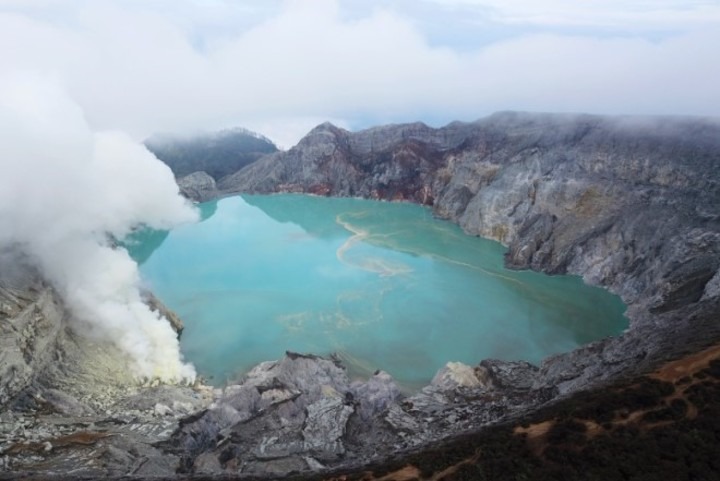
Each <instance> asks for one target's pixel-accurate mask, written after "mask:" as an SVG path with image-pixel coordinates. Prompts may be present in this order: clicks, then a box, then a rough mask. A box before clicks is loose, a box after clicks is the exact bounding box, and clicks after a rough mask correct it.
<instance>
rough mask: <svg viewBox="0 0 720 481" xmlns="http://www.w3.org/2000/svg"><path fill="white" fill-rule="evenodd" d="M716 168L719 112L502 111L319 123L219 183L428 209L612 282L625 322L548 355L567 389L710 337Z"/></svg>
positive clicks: (717, 226) (719, 206)
mask: <svg viewBox="0 0 720 481" xmlns="http://www.w3.org/2000/svg"><path fill="white" fill-rule="evenodd" d="M719 167H720V121H718V120H717V119H695V118H636V117H600V116H591V115H558V114H527V113H499V114H495V115H492V116H490V117H488V118H485V119H482V120H479V121H477V122H474V123H459V122H456V123H452V124H450V125H448V126H446V127H443V128H439V129H433V128H430V127H428V126H426V125H423V124H406V125H391V126H385V127H376V128H372V129H369V130H364V131H360V132H355V133H351V132H348V131H345V130H343V129H340V128H337V127H335V126H333V125H331V124H328V123H326V124H322V125H320V126H318V127H316V128H315V129H314V130H312V131H311V132H310V133H309V134H308V135H307V136H306V137H305V138H303V139H302V140H301V141H300V142H299V143H298V145H297V146H295V147H294V148H292V149H290V150H289V151H287V152H281V153H277V154H273V155H269V156H267V157H264V158H262V159H260V160H259V161H257V162H256V163H254V164H252V165H250V166H248V167H246V168H244V169H242V170H240V171H239V172H237V173H235V174H233V175H232V176H229V177H227V178H226V179H224V181H223V182H221V183H220V185H219V187H220V189H222V190H224V191H225V192H254V193H269V192H306V193H314V194H321V195H336V196H360V197H367V198H375V199H386V200H407V201H411V202H417V203H421V204H425V205H429V206H432V208H433V211H434V212H435V213H436V214H437V215H438V216H441V217H444V218H447V219H450V220H452V221H454V222H457V223H458V224H459V225H460V226H461V227H462V228H463V229H464V230H465V231H466V232H468V233H469V234H473V235H480V236H484V237H489V238H492V239H496V240H498V241H500V242H502V243H503V244H505V245H507V246H508V253H507V255H506V262H507V265H508V266H510V267H513V268H518V269H523V268H531V269H535V270H541V271H545V272H548V273H553V274H555V273H572V274H579V275H581V276H583V278H584V279H585V281H586V282H588V283H591V284H595V285H601V286H604V287H606V288H608V289H610V290H611V291H613V292H615V293H617V294H619V295H620V296H621V297H622V298H623V300H624V301H625V302H626V303H627V304H628V306H629V309H628V317H629V318H630V321H631V328H630V330H629V332H628V333H627V334H625V335H624V336H621V337H620V338H617V339H612V340H606V341H601V342H599V343H595V344H592V345H591V346H588V347H587V348H585V349H582V350H581V351H580V352H576V353H572V354H569V355H565V356H558V357H556V358H553V359H550V360H548V361H547V362H546V363H545V364H544V366H543V370H544V374H545V379H546V382H547V383H548V385H556V386H558V387H559V388H560V390H561V391H562V392H566V391H570V390H572V389H574V388H576V387H579V386H581V385H587V383H588V382H589V381H590V380H591V379H595V378H604V377H607V376H612V375H615V374H617V373H618V372H621V371H623V370H624V369H625V368H630V367H633V366H636V365H637V363H638V361H645V362H652V360H655V358H656V357H657V356H661V357H662V356H664V355H666V354H671V353H675V352H677V351H678V350H682V349H685V348H687V347H688V346H692V345H695V344H698V343H700V344H702V342H703V341H704V340H705V339H710V338H715V337H716V336H717V335H718V323H717V322H715V320H716V316H717V313H718V312H720V311H719V310H718V295H719V293H720V292H719V289H718V284H720V272H719V270H718V268H719V267H720V169H719Z"/></svg>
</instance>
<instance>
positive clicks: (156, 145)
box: [145, 127, 278, 180]
mask: <svg viewBox="0 0 720 481" xmlns="http://www.w3.org/2000/svg"><path fill="white" fill-rule="evenodd" d="M145 146H146V147H147V148H148V150H150V151H151V152H152V153H153V154H155V156H156V157H157V158H158V159H160V160H161V161H163V162H164V163H165V164H167V165H168V166H169V167H170V169H172V171H173V173H174V174H175V176H176V177H178V178H180V177H184V176H186V175H188V174H192V173H193V172H198V171H203V172H206V173H207V174H208V175H210V176H211V177H212V178H213V179H215V180H220V179H221V178H223V177H225V176H228V175H230V174H233V173H235V172H237V171H238V170H240V169H241V168H243V167H245V166H246V165H249V164H251V163H253V162H255V161H256V160H257V159H259V158H260V157H262V156H263V155H266V154H271V153H273V152H277V151H278V147H277V146H276V145H275V143H274V142H273V141H272V140H270V139H268V138H267V137H265V136H264V135H262V134H259V133H257V132H253V131H252V130H249V129H246V128H244V127H231V128H226V129H222V130H217V131H214V132H197V133H191V134H188V133H186V134H172V133H161V134H156V135H153V136H151V137H150V138H148V139H147V140H145Z"/></svg>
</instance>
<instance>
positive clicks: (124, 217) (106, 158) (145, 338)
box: [0, 74, 197, 381]
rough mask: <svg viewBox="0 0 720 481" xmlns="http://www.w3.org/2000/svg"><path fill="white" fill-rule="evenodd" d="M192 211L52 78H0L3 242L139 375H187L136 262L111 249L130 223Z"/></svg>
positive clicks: (151, 162) (156, 222) (136, 148)
mask: <svg viewBox="0 0 720 481" xmlns="http://www.w3.org/2000/svg"><path fill="white" fill-rule="evenodd" d="M196 216H197V214H196V212H195V211H194V210H193V209H192V207H191V206H189V205H188V203H187V202H186V201H185V200H184V199H183V198H181V197H180V196H179V195H178V189H177V186H176V184H175V182H174V180H173V176H172V173H171V172H170V170H169V169H168V168H167V167H166V166H165V165H164V164H162V163H161V162H160V161H158V160H157V159H156V158H155V157H154V156H153V155H152V154H150V153H149V152H148V151H147V150H146V149H145V148H144V147H142V146H141V145H140V144H138V143H136V142H134V141H133V140H132V139H131V138H129V137H128V136H126V135H125V134H123V133H120V132H100V133H96V132H93V131H92V130H91V129H90V127H89V125H88V124H87V122H86V121H85V118H84V116H83V112H82V110H81V109H80V107H79V106H78V105H77V104H76V103H74V102H73V101H72V99H70V98H69V97H68V95H66V93H65V92H64V91H63V89H62V88H61V87H60V86H59V85H58V84H57V83H55V82H53V81H49V80H47V79H44V78H41V77H38V76H34V75H27V74H23V75H17V74H15V75H12V76H8V77H4V78H0V246H2V245H6V244H13V245H19V246H20V247H21V248H22V249H23V250H24V251H25V252H26V253H27V254H29V255H30V256H31V258H32V259H33V260H34V262H35V263H37V265H38V267H39V268H40V270H41V271H42V272H43V274H44V275H45V277H46V278H47V279H48V280H49V281H50V282H51V283H52V284H53V285H54V286H55V287H56V289H57V290H58V291H59V292H60V294H61V295H62V296H63V298H64V299H65V301H66V303H67V305H68V307H69V308H70V310H71V311H72V313H73V314H74V318H75V319H76V320H77V322H78V323H80V325H79V326H76V327H81V328H82V331H83V332H84V333H87V334H90V335H93V336H96V337H98V338H102V339H106V340H112V341H113V342H115V343H116V344H117V345H118V346H119V347H120V348H121V349H122V350H123V351H124V352H126V353H127V354H128V355H129V356H130V358H131V360H132V363H133V365H134V366H135V368H136V370H137V371H136V373H137V375H138V376H145V377H158V378H160V379H163V380H166V381H177V380H181V379H188V378H189V379H192V378H194V376H195V371H194V369H193V367H192V366H191V365H189V364H185V363H183V362H182V359H181V355H180V350H179V344H178V341H177V338H176V336H175V332H174V331H173V330H172V328H171V327H170V325H169V323H168V322H167V320H165V319H164V318H162V317H160V316H159V314H157V313H155V312H152V311H150V309H149V308H148V307H147V306H146V305H145V304H144V303H143V302H142V300H141V297H140V291H139V289H138V286H139V280H140V279H139V274H138V270H137V265H136V264H135V262H134V261H133V260H132V259H131V258H130V257H129V255H128V254H127V252H126V251H125V250H123V249H115V248H113V247H112V245H111V244H112V240H111V239H112V238H113V237H114V238H117V239H121V238H123V237H124V236H126V235H127V234H128V233H129V232H130V231H131V229H132V228H133V227H136V226H138V225H141V224H144V225H148V226H152V227H156V228H169V227H171V226H173V225H175V224H177V223H181V222H188V221H193V220H195V219H196Z"/></svg>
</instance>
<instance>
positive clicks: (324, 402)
mask: <svg viewBox="0 0 720 481" xmlns="http://www.w3.org/2000/svg"><path fill="white" fill-rule="evenodd" d="M353 412H354V409H353V408H352V406H348V405H347V404H346V403H345V399H344V396H342V395H341V394H340V393H337V392H335V393H332V394H330V395H329V396H327V397H325V398H323V399H320V400H319V401H316V402H314V403H312V404H310V405H309V406H308V407H307V419H306V421H305V427H304V428H303V439H304V440H305V449H306V450H307V451H310V452H312V453H315V457H316V458H320V459H326V458H327V457H328V456H334V457H337V456H338V455H340V454H343V453H344V452H345V447H344V446H343V443H342V440H341V438H342V436H343V435H344V434H345V425H346V424H347V421H348V418H349V417H350V415H351V414H352V413H353Z"/></svg>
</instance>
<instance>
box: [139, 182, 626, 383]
mask: <svg viewBox="0 0 720 481" xmlns="http://www.w3.org/2000/svg"><path fill="white" fill-rule="evenodd" d="M201 208H202V210H203V213H204V221H203V222H201V223H200V224H196V225H188V226H182V227H180V228H177V229H175V230H173V231H172V232H170V233H169V234H168V233H158V232H144V233H141V234H140V235H139V236H137V240H138V241H139V243H137V244H134V245H132V246H130V251H131V254H132V255H133V256H134V257H135V258H136V259H139V260H140V261H142V265H141V272H142V275H143V276H144V278H145V280H146V282H148V284H149V285H150V287H151V288H152V289H153V290H154V291H155V293H156V294H157V295H158V296H159V297H160V298H161V299H162V300H163V301H165V302H166V303H167V304H168V306H169V307H170V308H172V309H174V310H175V311H177V313H178V314H179V315H180V316H181V317H182V319H183V320H184V321H185V324H186V328H185V332H184V334H183V339H182V349H183V351H184V353H185V356H186V358H187V359H189V360H190V361H192V362H194V363H195V365H196V367H197V368H198V371H199V372H200V373H201V374H204V375H205V376H211V377H212V380H213V381H214V382H216V383H218V384H220V383H223V382H225V381H226V380H228V379H232V378H234V377H237V376H238V375H239V374H242V373H243V372H244V371H246V370H247V369H249V368H250V367H251V366H252V365H254V364H256V363H257V362H260V361H264V360H268V359H276V358H278V357H280V356H282V355H283V353H284V352H285V351H286V350H292V351H299V352H312V353H316V354H329V353H332V352H335V353H337V354H338V355H339V356H340V357H341V358H343V359H344V360H345V362H346V364H347V365H348V366H349V367H350V369H351V372H353V373H355V374H361V375H362V374H369V373H371V372H372V371H374V370H376V369H379V368H381V369H384V370H386V371H388V372H390V373H391V374H392V375H393V376H395V377H396V378H397V379H399V380H400V381H402V382H404V383H405V384H406V385H408V386H411V387H412V386H419V385H422V384H424V383H426V382H427V381H429V380H430V379H431V378H432V376H433V375H434V373H435V372H436V371H437V369H439V368H440V367H442V366H443V365H444V364H445V363H446V362H447V361H462V362H465V363H468V364H474V363H477V362H478V361H480V360H481V359H484V358H500V359H506V360H515V359H524V360H529V361H531V362H539V361H540V360H541V359H542V358H543V357H546V356H548V355H550V354H554V353H558V352H564V351H568V350H571V349H574V348H576V347H578V346H579V345H582V344H585V343H587V342H590V341H592V340H595V339H599V338H602V337H604V336H608V335H614V334H618V333H619V332H621V331H622V330H623V329H624V328H626V327H627V320H626V319H625V318H624V317H623V315H622V313H623V311H624V309H625V306H624V305H623V303H622V302H621V301H620V299H619V298H618V297H616V296H614V295H612V294H610V293H608V292H606V291H604V290H602V289H598V288H593V287H589V286H586V285H584V284H583V283H582V281H581V279H579V278H577V277H573V276H546V275H543V274H539V273H535V272H527V271H525V272H518V271H510V270H507V269H505V268H504V267H503V252H504V248H503V247H502V246H501V245H500V244H498V243H496V242H492V241H488V240H485V239H479V238H475V237H470V236H467V235H465V234H463V233H462V231H461V230H460V229H459V228H458V227H457V226H455V225H453V224H451V223H449V222H444V221H440V220H436V219H434V218H433V217H432V215H431V213H430V212H429V211H428V210H427V209H425V208H422V207H419V206H416V205H410V204H396V203H383V202H374V201H368V200H359V199H331V198H320V197H310V196H302V195H273V196H242V197H240V196H237V197H231V198H226V199H223V200H220V201H215V202H210V203H207V204H202V205H201Z"/></svg>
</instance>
